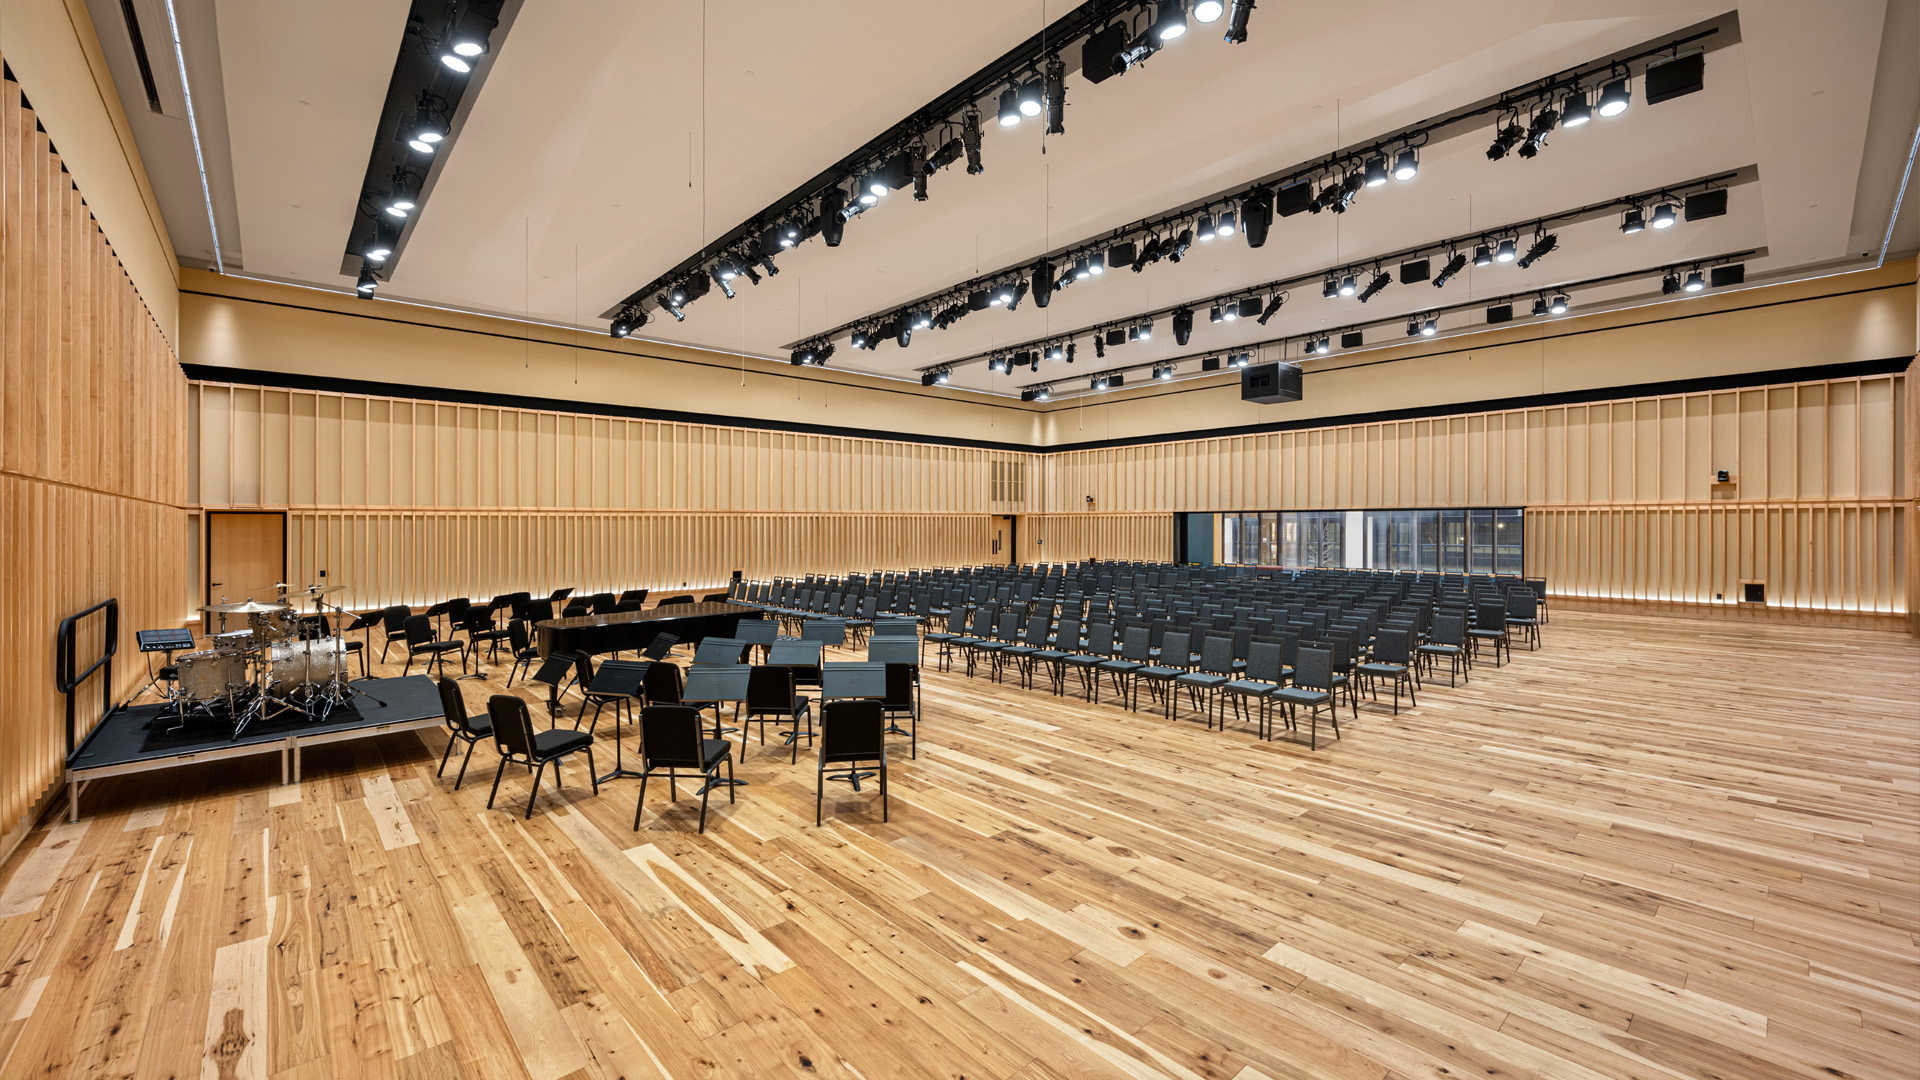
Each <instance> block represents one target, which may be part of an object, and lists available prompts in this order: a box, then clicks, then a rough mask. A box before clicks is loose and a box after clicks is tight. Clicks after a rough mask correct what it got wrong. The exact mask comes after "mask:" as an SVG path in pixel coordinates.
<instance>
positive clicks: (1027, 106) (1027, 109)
mask: <svg viewBox="0 0 1920 1080" xmlns="http://www.w3.org/2000/svg"><path fill="white" fill-rule="evenodd" d="M1043 96H1044V91H1043V89H1042V87H1041V85H1040V80H1039V79H1028V80H1027V81H1026V82H1023V83H1021V84H1020V93H1019V95H1018V97H1017V99H1016V100H1017V102H1018V104H1019V106H1020V115H1021V116H1025V117H1034V116H1039V115H1040V110H1041V109H1042V108H1043V103H1042V101H1041V98H1042V97H1043Z"/></svg>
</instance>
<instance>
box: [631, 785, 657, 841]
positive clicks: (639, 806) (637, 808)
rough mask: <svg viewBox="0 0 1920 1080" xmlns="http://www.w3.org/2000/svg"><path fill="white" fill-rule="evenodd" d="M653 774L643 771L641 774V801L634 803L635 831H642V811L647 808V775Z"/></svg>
mask: <svg viewBox="0 0 1920 1080" xmlns="http://www.w3.org/2000/svg"><path fill="white" fill-rule="evenodd" d="M652 775H653V774H652V773H650V772H643V773H641V774H640V798H639V801H637V802H635V803H634V804H633V831H634V832H639V831H640V812H641V811H642V810H645V809H646V808H647V777H649V776H652Z"/></svg>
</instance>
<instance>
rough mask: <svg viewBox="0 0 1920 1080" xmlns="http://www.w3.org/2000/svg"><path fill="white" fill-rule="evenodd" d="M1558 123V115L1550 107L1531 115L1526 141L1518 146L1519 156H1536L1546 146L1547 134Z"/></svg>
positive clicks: (1557, 112) (1556, 111)
mask: <svg viewBox="0 0 1920 1080" xmlns="http://www.w3.org/2000/svg"><path fill="white" fill-rule="evenodd" d="M1558 123H1560V113H1559V111H1558V110H1556V109H1554V108H1553V107H1552V106H1548V107H1547V108H1544V109H1541V110H1540V111H1539V112H1537V113H1535V114H1533V123H1532V124H1531V125H1529V126H1528V128H1527V141H1526V142H1524V143H1521V144H1520V151H1519V153H1520V156H1521V157H1523V158H1532V157H1535V156H1537V155H1538V154H1539V153H1540V148H1541V147H1543V146H1545V145H1547V133H1548V132H1550V131H1552V130H1553V129H1554V126H1555V125H1557V124H1558Z"/></svg>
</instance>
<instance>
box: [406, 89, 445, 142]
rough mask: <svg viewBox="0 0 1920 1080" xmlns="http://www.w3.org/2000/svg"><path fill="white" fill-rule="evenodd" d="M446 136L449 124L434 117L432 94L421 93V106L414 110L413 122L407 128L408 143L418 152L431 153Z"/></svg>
mask: <svg viewBox="0 0 1920 1080" xmlns="http://www.w3.org/2000/svg"><path fill="white" fill-rule="evenodd" d="M446 137H447V126H446V125H445V124H442V123H441V122H440V121H438V120H436V119H434V116H433V99H432V96H431V95H429V94H421V95H420V106H419V108H417V109H416V110H414V114H413V123H412V125H411V126H409V127H408V128H407V145H408V146H410V147H412V148H413V150H414V151H415V152H416V153H421V154H431V153H433V151H434V149H435V148H436V147H437V146H439V145H440V143H441V141H442V140H444V139H445V138H446Z"/></svg>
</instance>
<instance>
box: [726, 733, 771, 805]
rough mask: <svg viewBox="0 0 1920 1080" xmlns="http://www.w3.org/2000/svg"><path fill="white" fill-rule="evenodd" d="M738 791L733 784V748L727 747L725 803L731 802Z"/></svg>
mask: <svg viewBox="0 0 1920 1080" xmlns="http://www.w3.org/2000/svg"><path fill="white" fill-rule="evenodd" d="M763 730H764V729H763ZM739 789H740V785H739V784H736V783H734V782H733V747H731V746H729V747H727V801H728V802H732V801H733V793H734V792H735V791H738V790H739Z"/></svg>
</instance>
